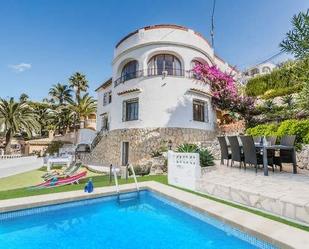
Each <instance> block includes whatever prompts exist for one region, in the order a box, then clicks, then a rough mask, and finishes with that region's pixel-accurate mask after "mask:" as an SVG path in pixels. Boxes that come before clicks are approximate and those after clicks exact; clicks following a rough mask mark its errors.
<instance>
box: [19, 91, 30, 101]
mask: <svg viewBox="0 0 309 249" xmlns="http://www.w3.org/2000/svg"><path fill="white" fill-rule="evenodd" d="M28 100H29V96H28V94H26V93H22V94H21V95H20V97H19V101H20V102H26V101H28Z"/></svg>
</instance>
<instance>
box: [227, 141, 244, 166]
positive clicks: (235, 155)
mask: <svg viewBox="0 0 309 249" xmlns="http://www.w3.org/2000/svg"><path fill="white" fill-rule="evenodd" d="M227 138H228V140H229V142H230V146H231V147H230V148H231V152H232V157H231V159H232V162H231V166H233V164H234V162H235V161H236V162H239V167H241V164H242V163H243V161H244V154H243V153H242V152H241V148H240V145H239V142H238V138H237V136H229V137H227Z"/></svg>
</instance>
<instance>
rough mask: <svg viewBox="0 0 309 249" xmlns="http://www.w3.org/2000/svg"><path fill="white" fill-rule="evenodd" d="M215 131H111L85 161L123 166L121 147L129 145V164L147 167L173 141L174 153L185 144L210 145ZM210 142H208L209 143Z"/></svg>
mask: <svg viewBox="0 0 309 249" xmlns="http://www.w3.org/2000/svg"><path fill="white" fill-rule="evenodd" d="M215 138H216V132H215V131H206V130H200V129H191V128H147V129H121V130H112V131H109V132H108V133H107V134H105V135H104V136H103V138H102V139H101V141H100V142H99V144H98V145H97V146H96V147H95V148H94V149H93V151H92V152H91V153H90V154H88V155H85V156H84V157H83V161H84V162H85V163H89V164H90V163H91V164H97V165H109V164H111V163H112V164H114V165H121V144H122V142H129V163H131V164H133V165H146V164H148V163H149V160H152V157H151V153H152V152H153V151H156V150H159V149H160V147H162V146H166V147H167V145H168V141H169V140H171V141H172V149H176V148H177V146H178V145H180V144H183V143H196V144H203V143H204V144H205V142H207V144H209V145H211V144H212V142H211V141H214V140H215ZM208 141H209V142H208Z"/></svg>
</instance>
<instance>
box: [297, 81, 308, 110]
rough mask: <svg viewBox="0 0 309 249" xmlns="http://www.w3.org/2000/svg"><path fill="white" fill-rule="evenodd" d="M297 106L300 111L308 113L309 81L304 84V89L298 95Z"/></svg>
mask: <svg viewBox="0 0 309 249" xmlns="http://www.w3.org/2000/svg"><path fill="white" fill-rule="evenodd" d="M297 104H298V105H299V106H300V108H301V109H302V110H304V111H306V112H309V81H307V82H306V83H304V87H303V89H302V91H301V92H300V93H299V95H298V99H297Z"/></svg>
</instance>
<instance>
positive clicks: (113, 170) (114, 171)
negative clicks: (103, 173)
mask: <svg viewBox="0 0 309 249" xmlns="http://www.w3.org/2000/svg"><path fill="white" fill-rule="evenodd" d="M111 171H112V173H113V175H114V180H115V186H116V192H117V196H118V199H119V195H120V191H119V184H118V177H117V170H116V168H115V167H113V166H112V165H111Z"/></svg>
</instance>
